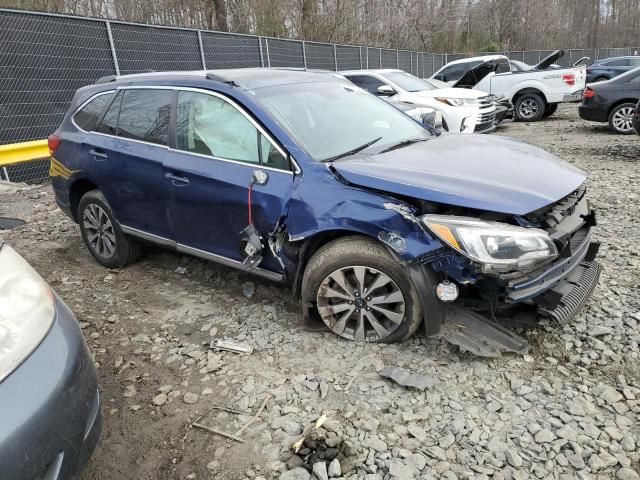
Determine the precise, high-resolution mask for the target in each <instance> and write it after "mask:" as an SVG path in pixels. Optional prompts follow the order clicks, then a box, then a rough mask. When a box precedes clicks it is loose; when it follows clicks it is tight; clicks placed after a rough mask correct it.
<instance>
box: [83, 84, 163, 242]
mask: <svg viewBox="0 0 640 480" xmlns="http://www.w3.org/2000/svg"><path fill="white" fill-rule="evenodd" d="M172 96H173V91H172V90H168V89H149V88H127V89H120V90H119V92H118V95H117V96H116V98H115V99H114V101H113V102H112V103H111V106H110V107H109V109H108V110H107V111H106V113H105V115H104V117H103V118H102V120H101V121H100V123H99V125H98V126H97V127H96V128H95V130H94V133H93V134H91V135H88V136H86V142H85V143H83V144H81V146H80V148H81V150H82V154H83V155H85V156H86V157H87V158H89V159H90V164H91V167H90V168H91V176H92V179H93V180H94V182H95V183H96V184H97V185H98V186H99V187H100V189H101V191H102V192H103V194H104V195H105V197H106V198H107V200H108V201H109V204H110V205H111V208H112V209H113V211H114V214H115V217H116V219H117V220H118V222H119V223H120V224H121V225H122V226H123V227H124V228H125V229H126V228H131V229H135V230H140V231H142V232H145V233H150V234H152V235H155V236H159V237H163V238H170V237H171V230H170V226H169V222H168V218H167V213H166V211H167V186H166V183H165V181H164V170H163V167H162V161H163V158H164V156H165V155H166V152H167V151H168V148H169V147H168V140H169V138H168V133H169V118H170V113H171V103H172Z"/></svg>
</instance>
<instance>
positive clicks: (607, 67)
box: [587, 56, 640, 83]
mask: <svg viewBox="0 0 640 480" xmlns="http://www.w3.org/2000/svg"><path fill="white" fill-rule="evenodd" d="M637 67H640V57H639V56H629V57H611V58H603V59H602V60H596V61H595V62H593V63H592V64H591V65H589V66H588V67H587V83H590V82H602V81H604V80H611V79H612V78H614V77H617V76H618V75H621V74H623V73H625V72H628V71H629V70H633V69H634V68H637Z"/></svg>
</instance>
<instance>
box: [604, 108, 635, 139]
mask: <svg viewBox="0 0 640 480" xmlns="http://www.w3.org/2000/svg"><path fill="white" fill-rule="evenodd" d="M625 107H631V108H635V107H636V104H635V103H621V104H620V105H617V106H616V107H615V108H614V109H613V110H611V113H610V114H609V129H610V130H611V131H612V132H614V133H617V134H618V135H633V134H635V133H636V131H635V130H634V129H633V125H632V126H631V130H629V131H626V132H623V131H621V130H618V129H617V128H616V127H615V126H614V125H613V116H614V115H615V114H616V112H618V110H621V109H622V108H625Z"/></svg>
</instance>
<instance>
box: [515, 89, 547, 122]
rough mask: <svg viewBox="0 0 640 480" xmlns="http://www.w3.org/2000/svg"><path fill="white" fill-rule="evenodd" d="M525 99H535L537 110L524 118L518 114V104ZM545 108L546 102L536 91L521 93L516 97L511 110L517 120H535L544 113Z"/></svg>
mask: <svg viewBox="0 0 640 480" xmlns="http://www.w3.org/2000/svg"><path fill="white" fill-rule="evenodd" d="M525 100H535V102H536V103H537V104H538V112H537V113H536V114H535V115H534V116H533V117H531V118H524V117H521V116H520V105H521V104H522V102H524V101H525ZM546 108H547V104H546V102H545V101H544V99H543V98H542V97H541V96H540V95H538V94H536V93H525V94H524V95H521V96H519V97H518V99H517V100H516V104H515V105H514V109H513V111H514V115H515V117H516V120H518V121H519V122H537V121H538V120H540V119H541V118H542V116H543V115H544V112H545V111H546Z"/></svg>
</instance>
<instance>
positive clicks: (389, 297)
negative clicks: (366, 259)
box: [317, 266, 405, 342]
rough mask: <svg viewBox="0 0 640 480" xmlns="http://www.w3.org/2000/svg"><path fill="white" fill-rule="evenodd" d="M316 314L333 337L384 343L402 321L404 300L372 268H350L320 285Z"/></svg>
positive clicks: (397, 289)
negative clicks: (336, 335) (382, 341)
mask: <svg viewBox="0 0 640 480" xmlns="http://www.w3.org/2000/svg"><path fill="white" fill-rule="evenodd" d="M317 305H318V312H319V313H320V316H321V317H322V320H323V321H324V323H325V324H326V325H327V326H328V327H329V328H330V329H331V330H332V331H333V332H334V333H336V334H338V335H340V336H341V337H344V338H346V339H349V340H355V341H356V342H365V341H366V342H373V341H379V340H383V339H384V338H386V337H388V336H389V335H391V334H392V333H393V332H394V331H396V330H397V329H398V327H399V326H400V324H401V323H402V321H403V319H404V312H405V299H404V295H403V294H402V291H401V290H400V287H398V285H397V284H396V282H395V281H393V279H392V278H391V277H389V276H388V275H387V274H385V273H383V272H381V271H380V270H377V269H375V268H372V267H365V266H349V267H343V268H340V269H338V270H335V271H334V272H332V273H330V274H329V275H327V276H326V277H325V279H324V280H323V281H322V282H321V283H320V287H319V288H318V294H317Z"/></svg>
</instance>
